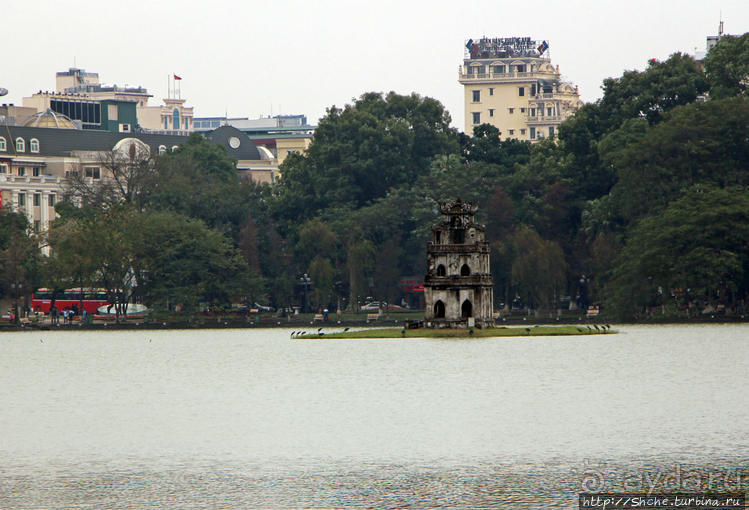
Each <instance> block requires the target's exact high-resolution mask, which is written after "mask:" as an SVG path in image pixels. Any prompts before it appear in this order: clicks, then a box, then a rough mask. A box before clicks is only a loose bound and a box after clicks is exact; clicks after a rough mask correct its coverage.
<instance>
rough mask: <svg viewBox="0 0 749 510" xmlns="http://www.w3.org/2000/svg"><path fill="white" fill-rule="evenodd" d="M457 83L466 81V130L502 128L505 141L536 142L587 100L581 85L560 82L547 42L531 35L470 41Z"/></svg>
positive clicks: (555, 129) (471, 132)
mask: <svg viewBox="0 0 749 510" xmlns="http://www.w3.org/2000/svg"><path fill="white" fill-rule="evenodd" d="M465 48H466V49H465V52H466V53H465V58H464V59H463V65H461V66H460V68H459V71H458V72H459V76H458V81H459V83H460V84H461V85H463V90H464V105H465V109H464V111H465V118H464V126H465V128H464V130H465V133H466V134H469V135H470V134H473V128H474V127H476V126H478V125H480V124H491V125H492V126H494V127H496V128H498V129H499V130H500V133H501V135H500V136H501V138H502V139H508V138H512V139H517V140H530V141H536V140H540V139H543V138H546V137H550V136H554V135H556V132H557V129H558V126H559V125H560V124H561V123H562V122H563V121H564V120H565V119H567V118H568V117H570V116H571V115H572V114H573V113H575V111H577V110H578V109H579V108H580V107H581V106H582V105H583V102H582V101H581V100H580V96H579V94H578V89H577V86H575V85H572V84H571V83H567V82H564V81H562V79H561V74H560V72H559V66H556V67H555V66H554V65H552V63H551V58H550V57H549V53H548V51H549V44H548V43H547V42H546V41H542V42H540V43H539V42H537V41H534V40H532V39H531V38H529V37H509V38H481V39H479V40H477V41H474V40H473V39H470V40H469V41H467V42H466V47H465Z"/></svg>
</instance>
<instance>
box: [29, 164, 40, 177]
mask: <svg viewBox="0 0 749 510" xmlns="http://www.w3.org/2000/svg"><path fill="white" fill-rule="evenodd" d="M31 175H33V176H34V177H39V176H40V175H42V169H41V168H39V167H38V166H35V167H31Z"/></svg>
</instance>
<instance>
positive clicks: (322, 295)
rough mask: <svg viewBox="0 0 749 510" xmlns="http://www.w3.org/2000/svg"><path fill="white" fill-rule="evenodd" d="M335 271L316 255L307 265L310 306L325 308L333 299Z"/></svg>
mask: <svg viewBox="0 0 749 510" xmlns="http://www.w3.org/2000/svg"><path fill="white" fill-rule="evenodd" d="M334 276H335V270H334V269H333V265H332V264H331V263H330V261H329V260H328V259H327V258H325V257H322V256H320V255H317V256H316V257H315V258H314V259H313V260H312V262H311V263H310V265H309V277H310V278H311V279H312V296H311V297H312V300H311V301H312V303H311V304H312V306H313V307H315V308H327V307H328V306H329V305H330V303H331V300H332V297H333V278H334Z"/></svg>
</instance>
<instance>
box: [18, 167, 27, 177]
mask: <svg viewBox="0 0 749 510" xmlns="http://www.w3.org/2000/svg"><path fill="white" fill-rule="evenodd" d="M18 175H20V176H21V177H23V176H24V175H26V168H24V167H22V166H19V167H18Z"/></svg>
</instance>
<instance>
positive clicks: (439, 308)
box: [434, 300, 445, 319]
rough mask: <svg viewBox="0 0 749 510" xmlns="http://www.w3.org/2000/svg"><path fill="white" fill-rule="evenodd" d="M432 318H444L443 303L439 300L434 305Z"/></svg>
mask: <svg viewBox="0 0 749 510" xmlns="http://www.w3.org/2000/svg"><path fill="white" fill-rule="evenodd" d="M434 318H435V319H444V318H445V303H443V302H442V301H440V300H437V302H436V303H434Z"/></svg>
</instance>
